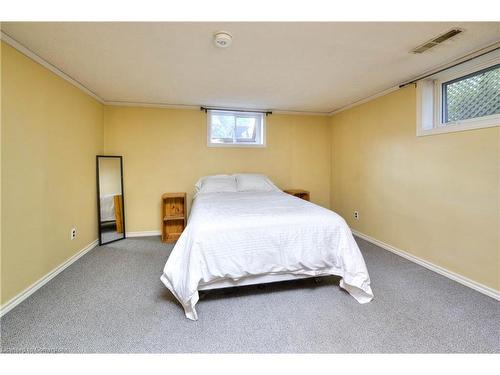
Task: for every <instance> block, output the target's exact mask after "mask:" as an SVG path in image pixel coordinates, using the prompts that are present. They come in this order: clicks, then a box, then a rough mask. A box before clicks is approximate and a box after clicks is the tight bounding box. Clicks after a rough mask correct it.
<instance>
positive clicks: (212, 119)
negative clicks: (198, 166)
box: [207, 110, 266, 147]
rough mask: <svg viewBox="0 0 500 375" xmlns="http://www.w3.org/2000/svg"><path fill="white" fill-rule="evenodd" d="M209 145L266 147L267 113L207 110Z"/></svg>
mask: <svg viewBox="0 0 500 375" xmlns="http://www.w3.org/2000/svg"><path fill="white" fill-rule="evenodd" d="M207 136H208V137H207V138H208V146H209V147H265V144H266V143H265V114H264V113H258V112H240V111H222V110H208V111H207Z"/></svg>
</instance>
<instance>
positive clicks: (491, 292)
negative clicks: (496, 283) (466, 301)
mask: <svg viewBox="0 0 500 375" xmlns="http://www.w3.org/2000/svg"><path fill="white" fill-rule="evenodd" d="M351 231H352V233H353V234H354V235H355V236H358V237H359V238H362V239H364V240H366V241H368V242H371V243H373V244H374V245H377V246H379V247H381V248H382V249H384V250H387V251H390V252H391V253H394V254H396V255H399V256H401V257H403V258H405V259H408V260H409V261H412V262H414V263H417V264H418V265H420V266H422V267H425V268H427V269H429V270H431V271H434V272H436V273H439V274H440V275H443V276H446V277H447V278H449V279H451V280H453V281H456V282H457V283H460V284H462V285H465V286H468V287H469V288H472V289H474V290H477V291H478V292H481V293H483V294H485V295H487V296H488V297H491V298H494V299H496V300H497V301H500V291H498V290H495V289H493V288H490V287H489V286H486V285H483V284H480V283H478V282H476V281H474V280H471V279H468V278H467V277H465V276H461V275H459V274H457V273H455V272H452V271H450V270H447V269H446V268H443V267H440V266H437V265H435V264H433V263H430V262H428V261H426V260H423V259H421V258H418V257H416V256H414V255H411V254H409V253H407V252H406V251H403V250H401V249H398V248H395V247H394V246H391V245H389V244H386V243H385V242H382V241H379V240H377V239H375V238H373V237H370V236H368V235H366V234H363V233H361V232H358V231H357V230H354V229H351Z"/></svg>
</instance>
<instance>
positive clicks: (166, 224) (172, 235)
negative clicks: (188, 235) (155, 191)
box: [161, 193, 187, 243]
mask: <svg viewBox="0 0 500 375" xmlns="http://www.w3.org/2000/svg"><path fill="white" fill-rule="evenodd" d="M161 219H162V223H161V240H162V241H163V242H167V243H171V242H175V241H177V239H178V238H179V237H180V236H181V233H182V231H183V230H184V228H185V227H186V222H187V209H186V193H165V194H163V195H162V196H161Z"/></svg>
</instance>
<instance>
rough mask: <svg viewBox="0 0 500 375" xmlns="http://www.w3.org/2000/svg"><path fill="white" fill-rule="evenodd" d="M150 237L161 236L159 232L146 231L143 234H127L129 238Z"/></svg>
mask: <svg viewBox="0 0 500 375" xmlns="http://www.w3.org/2000/svg"><path fill="white" fill-rule="evenodd" d="M150 236H161V232H160V231H159V230H146V231H143V232H127V238H128V237H150Z"/></svg>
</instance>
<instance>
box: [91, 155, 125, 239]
mask: <svg viewBox="0 0 500 375" xmlns="http://www.w3.org/2000/svg"><path fill="white" fill-rule="evenodd" d="M100 158H116V159H119V160H120V178H121V180H120V183H121V188H122V216H123V237H121V238H117V239H114V240H111V241H108V242H103V241H102V230H101V187H100V183H99V160H100ZM96 180H97V232H98V235H99V238H98V240H99V246H102V245H107V244H108V243H112V242H116V241H121V240H124V239H125V238H127V234H126V233H127V231H126V227H125V191H124V190H123V157H122V156H117V155H96Z"/></svg>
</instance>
